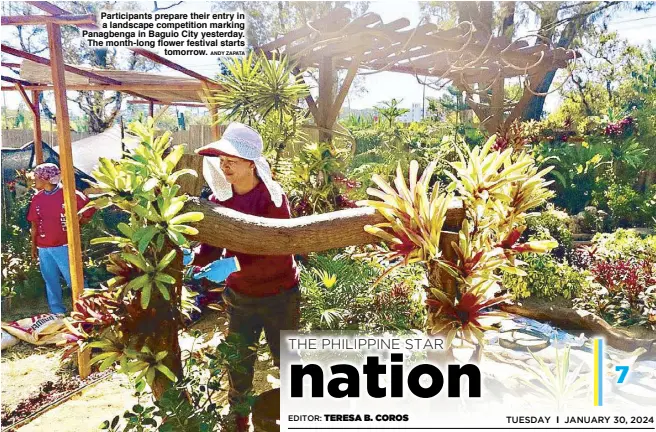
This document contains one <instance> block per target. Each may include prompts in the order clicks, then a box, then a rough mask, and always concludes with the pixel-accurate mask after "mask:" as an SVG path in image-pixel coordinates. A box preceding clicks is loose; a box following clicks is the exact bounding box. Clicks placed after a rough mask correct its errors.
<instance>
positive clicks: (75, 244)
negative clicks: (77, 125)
mask: <svg viewBox="0 0 656 432" xmlns="http://www.w3.org/2000/svg"><path fill="white" fill-rule="evenodd" d="M47 27H48V44H49V48H50V61H51V69H52V83H53V85H54V86H55V106H56V107H57V138H58V141H59V164H60V169H61V172H62V181H63V187H64V206H65V213H66V228H67V229H66V237H67V239H68V259H69V265H70V271H71V285H72V286H71V290H72V291H73V304H75V302H77V300H78V299H79V298H80V295H81V294H82V291H83V290H84V276H83V273H82V246H81V243H80V224H79V220H78V216H77V197H76V194H75V172H74V168H73V151H72V148H71V126H70V119H69V116H68V103H67V101H66V80H65V77H64V57H63V54H62V42H61V28H60V26H59V25H58V24H48V25H47ZM78 368H79V372H80V376H81V377H82V378H86V377H87V376H89V372H90V367H89V351H88V350H87V351H86V352H80V353H78Z"/></svg>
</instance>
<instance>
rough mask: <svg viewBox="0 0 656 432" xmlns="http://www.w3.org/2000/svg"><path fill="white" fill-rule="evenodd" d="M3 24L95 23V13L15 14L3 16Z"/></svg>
mask: <svg viewBox="0 0 656 432" xmlns="http://www.w3.org/2000/svg"><path fill="white" fill-rule="evenodd" d="M1 21H2V25H16V26H20V25H44V24H48V23H53V24H59V25H82V24H95V23H96V16H95V15H58V16H48V15H15V16H3V17H2V20H1Z"/></svg>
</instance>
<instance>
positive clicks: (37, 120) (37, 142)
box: [32, 91, 43, 165]
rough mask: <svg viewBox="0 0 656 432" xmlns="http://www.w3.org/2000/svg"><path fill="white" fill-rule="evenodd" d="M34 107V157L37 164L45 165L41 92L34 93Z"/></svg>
mask: <svg viewBox="0 0 656 432" xmlns="http://www.w3.org/2000/svg"><path fill="white" fill-rule="evenodd" d="M32 100H33V102H32V105H33V106H34V157H35V159H36V163H37V165H38V164H42V163H43V145H42V144H41V142H42V138H41V135H42V134H41V109H40V107H39V92H38V91H33V92H32Z"/></svg>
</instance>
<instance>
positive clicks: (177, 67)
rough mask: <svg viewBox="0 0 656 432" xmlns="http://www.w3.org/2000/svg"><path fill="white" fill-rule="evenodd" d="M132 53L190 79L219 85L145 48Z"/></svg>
mask: <svg viewBox="0 0 656 432" xmlns="http://www.w3.org/2000/svg"><path fill="white" fill-rule="evenodd" d="M132 51H133V52H135V53H137V54H140V55H142V56H144V57H146V58H147V59H149V60H152V61H154V62H155V63H159V64H163V65H164V66H168V67H170V68H171V69H173V70H176V71H178V72H182V73H183V74H185V75H189V76H190V77H193V78H196V79H197V80H200V81H203V82H207V83H209V84H214V85H218V83H217V82H216V81H214V80H212V79H210V78H208V77H206V76H203V75H201V74H199V73H197V72H194V71H192V70H191V69H187V68H186V67H184V66H181V65H179V64H177V63H174V62H172V61H171V60H168V59H165V58H164V57H162V56H160V55H159V54H155V53H154V52H151V51H148V50H145V49H143V48H132Z"/></svg>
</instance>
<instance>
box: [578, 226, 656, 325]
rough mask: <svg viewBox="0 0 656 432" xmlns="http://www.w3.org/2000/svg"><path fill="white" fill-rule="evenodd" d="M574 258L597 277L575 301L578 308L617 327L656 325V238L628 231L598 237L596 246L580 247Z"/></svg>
mask: <svg viewBox="0 0 656 432" xmlns="http://www.w3.org/2000/svg"><path fill="white" fill-rule="evenodd" d="M574 258H575V259H574V260H573V261H574V262H575V263H576V265H577V266H578V267H580V268H588V269H589V271H590V274H591V275H592V276H593V277H594V278H595V283H594V284H593V285H591V286H588V287H584V288H585V289H584V290H582V292H581V294H580V296H579V298H578V299H575V302H574V305H575V307H576V308H579V309H584V310H587V311H590V312H593V313H595V314H598V315H599V316H601V317H602V318H604V319H605V320H606V321H608V322H609V323H611V324H614V325H631V324H637V323H647V324H648V325H650V326H652V327H655V326H656V236H648V237H645V238H642V237H641V236H640V235H638V234H637V233H636V232H635V231H632V230H625V229H619V230H617V231H616V232H614V233H610V234H597V235H596V236H595V237H594V238H593V246H591V247H588V248H580V249H579V250H577V251H576V253H575V254H574Z"/></svg>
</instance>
